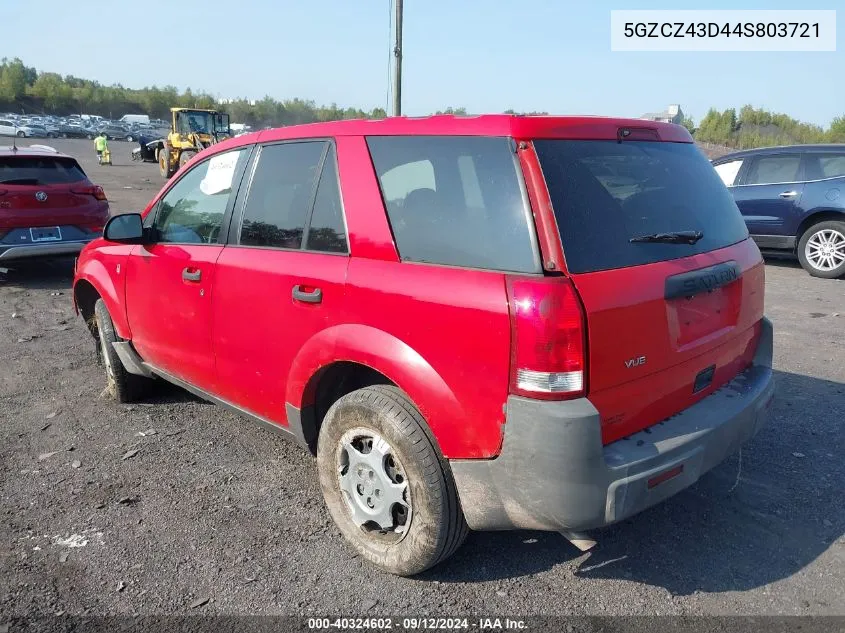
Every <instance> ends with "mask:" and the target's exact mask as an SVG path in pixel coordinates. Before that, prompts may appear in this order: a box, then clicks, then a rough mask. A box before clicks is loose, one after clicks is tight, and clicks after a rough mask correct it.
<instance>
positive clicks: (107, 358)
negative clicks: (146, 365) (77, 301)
mask: <svg viewBox="0 0 845 633" xmlns="http://www.w3.org/2000/svg"><path fill="white" fill-rule="evenodd" d="M94 319H95V323H96V325H97V337H98V342H99V345H98V356H99V359H100V362H101V363H102V364H103V366H104V367H105V370H106V390H107V391H108V392H109V393H110V394H111V396H112V397H113V398H114V399H115V400H117V401H118V402H134V401H135V400H137V399H138V398H139V397H140V396H142V395H143V394H144V392H145V391H146V390H147V387H148V386H149V383H150V379H149V378H145V377H144V376H137V375H135V374H130V373H129V372H128V371H126V368H125V367H124V366H123V362H121V360H120V356H118V355H117V352H116V351H115V350H114V347H112V343H116V342H120V341H121V339H120V337H119V336H118V335H117V333H116V332H115V331H114V323H112V320H111V316H109V311H108V309H107V308H106V304H105V303H104V302H103V300H102V299H97V303H95V304H94Z"/></svg>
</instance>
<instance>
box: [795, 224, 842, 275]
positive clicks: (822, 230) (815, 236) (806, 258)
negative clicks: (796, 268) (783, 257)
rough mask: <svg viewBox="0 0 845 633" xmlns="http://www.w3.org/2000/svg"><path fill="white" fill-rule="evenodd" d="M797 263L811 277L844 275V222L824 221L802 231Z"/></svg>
mask: <svg viewBox="0 0 845 633" xmlns="http://www.w3.org/2000/svg"><path fill="white" fill-rule="evenodd" d="M798 261H799V262H801V266H802V267H803V268H804V270H806V271H807V272H808V273H810V274H811V275H812V276H813V277H821V278H822V279H837V278H838V277H841V276H842V275H845V222H842V221H839V220H826V221H824V222H819V223H817V224H814V225H813V226H811V227H810V228H808V229H807V230H806V231H804V234H803V235H802V236H801V239H800V240H798Z"/></svg>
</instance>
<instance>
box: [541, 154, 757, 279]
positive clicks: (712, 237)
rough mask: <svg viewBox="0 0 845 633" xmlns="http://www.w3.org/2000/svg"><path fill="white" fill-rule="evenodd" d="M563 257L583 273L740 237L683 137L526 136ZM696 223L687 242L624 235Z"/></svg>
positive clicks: (707, 167) (711, 178)
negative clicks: (670, 140) (543, 183)
mask: <svg viewBox="0 0 845 633" xmlns="http://www.w3.org/2000/svg"><path fill="white" fill-rule="evenodd" d="M534 146H535V148H536V150H537V155H538V156H539V158H540V164H541V166H542V168H543V173H544V175H545V178H546V184H547V186H548V189H549V194H550V196H551V200H552V205H553V206H554V213H555V217H556V218H557V224H558V229H559V231H560V238H561V243H562V245H563V249H564V255H565V257H566V265H567V267H568V268H569V270H570V271H571V272H573V273H587V272H594V271H598V270H609V269H612V268H624V267H626V266H638V265H642V264H650V263H653V262H660V261H666V260H670V259H676V258H679V257H688V256H690V255H696V254H698V253H704V252H707V251H712V250H715V249H718V248H723V247H725V246H729V245H731V244H735V243H737V242H740V241H742V240H744V239H746V238H747V237H748V230H747V229H746V227H745V222H744V221H743V219H742V216H741V215H740V213H739V209H737V206H736V204H735V203H734V200H733V196H731V194H730V192H729V191H728V190H727V188H726V187H725V185H724V184H723V182H722V180H721V179H720V178H719V176H718V174H717V173H716V170H715V169H713V166H712V165H711V164H710V162H709V161H708V160H707V159H706V158H705V157H704V155H703V154H701V152H700V151H699V150H698V149H697V148H696V147H695V145H693V144H691V143H660V142H640V141H627V142H622V143H618V142H616V141H566V140H538V141H535V142H534ZM676 231H700V232H701V233H703V234H704V236H703V237H702V238H701V239H700V240H699V241H698V242H697V243H695V244H692V245H690V244H665V243H659V242H645V243H643V242H635V243H632V242H630V239H631V238H633V237H639V236H643V235H651V234H656V233H667V232H676Z"/></svg>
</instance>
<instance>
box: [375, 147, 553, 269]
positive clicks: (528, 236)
mask: <svg viewBox="0 0 845 633" xmlns="http://www.w3.org/2000/svg"><path fill="white" fill-rule="evenodd" d="M367 143H368V145H369V148H370V154H371V156H372V160H373V165H374V167H375V170H376V174H377V176H378V179H379V184H380V185H381V192H382V197H383V199H384V203H385V207H386V209H387V213H388V217H389V219H390V225H391V228H392V230H393V235H394V238H395V239H396V246H397V248H398V250H399V255H400V257H401V258H402V259H403V260H404V261H413V262H425V263H432V264H444V265H447V266H461V267H467V268H481V269H490V270H502V271H515V272H538V271H539V270H540V262H539V258H538V256H537V254H536V253H537V250H536V248H535V243H534V234H533V225H532V223H531V220H530V214H529V212H528V209H527V205H526V201H525V196H524V195H523V189H522V185H521V182H520V176H519V172H518V170H517V164H516V162H515V158H514V153H513V151H512V150H511V147H510V142H509V140H508V139H505V138H493V137H470V136H465V137H447V136H383V137H369V138H368V139H367Z"/></svg>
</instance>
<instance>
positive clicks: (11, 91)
mask: <svg viewBox="0 0 845 633" xmlns="http://www.w3.org/2000/svg"><path fill="white" fill-rule="evenodd" d="M171 107H188V108H219V109H221V110H224V111H225V112H227V113H229V115H230V117H231V120H232V121H233V122H237V123H245V124H247V125H251V126H253V127H255V128H260V127H265V126H280V125H296V124H299V123H314V122H318V121H334V120H338V119H360V118H372V119H378V118H383V117H385V116H387V113H386V112H385V110H384V108H373V109H372V110H361V109H359V108H342V107H340V106H338V105H337V104H334V103H332V104H331V105H328V106H325V105H317V104H316V103H315V102H314V101H311V100H304V99H299V98H296V99H285V100H281V101H279V100H277V99H274V98H272V97H269V96H266V97H264V98H263V99H261V100H259V101H252V102H251V101H248V100H246V99H235V100H233V101H230V102H227V103H226V104H224V105H220V106H218V104H217V100H216V99H215V98H214V97H213V96H212V95H210V94H208V93H205V92H194V91H192V90H191V89H190V88H188V89H186V90H184V91H179V90H178V89H177V88H176V87H174V86H164V87H157V86H152V87H146V88H141V89H132V88H125V87H124V86H122V85H120V84H115V85H112V86H104V85H102V84H101V83H99V82H97V81H92V80H90V79H80V78H78V77H74V76H72V75H65V76H62V75H59V74H57V73H51V72H38V71H37V70H36V69H35V68H32V67H29V66H26V65H25V64H24V63H23V61H21V60H20V59H18V58H15V59H12V60H9V59H7V58H3V59H2V60H0V111H12V112H25V113H28V114H57V115H68V114H80V113H84V114H96V115H99V116H104V117H108V118H116V117H119V116H121V115H123V114H127V113H144V114H148V115H150V117H152V118H160V119H165V120H169V118H170V108H171ZM505 113H507V114H516V112H515V111H514V110H506V111H505ZM437 114H456V115H463V114H467V111H466V109H465V108H454V107H448V108H446V109H444V110H439V111H438V112H437ZM520 114H548V113H547V112H522V113H520ZM683 125H684V126H686V127H687V128H688V129H689V130H690V131H691V132H692V133H693V136H694V137H695V139H696V140H698V141H704V142H710V143H716V144H719V145H726V146H728V147H736V148H746V147H761V146H771V145H789V144H794V143H826V142H845V116H841V117H837V118H835V119H834V120H833V121H832V122H831V124H830V127H829V128H828V129H824V128H822V127H820V126H818V125H812V124H809V123H802V122H801V121H798V120H796V119H793V118H792V117H789V116H787V115H785V114H775V113H772V112H769V111H767V110H764V109H762V108H754V107H752V106H750V105H746V106H743V107H742V108H741V109H740V110H739V113H738V114H737V111H736V109H734V108H730V109H727V110H724V111H722V112H719V111H718V110H715V109H710V110H709V111H708V112H707V114H706V115H705V117H704V118H703V119H702V120H701V122H700V123H699V124H698V125H697V126H696V125H695V122H694V121H693V120H692V119H690V118H685V119H684V121H683Z"/></svg>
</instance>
